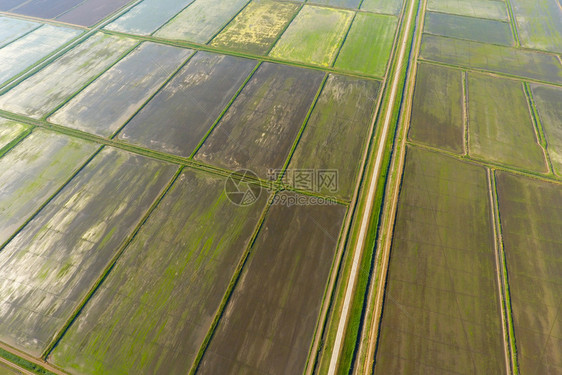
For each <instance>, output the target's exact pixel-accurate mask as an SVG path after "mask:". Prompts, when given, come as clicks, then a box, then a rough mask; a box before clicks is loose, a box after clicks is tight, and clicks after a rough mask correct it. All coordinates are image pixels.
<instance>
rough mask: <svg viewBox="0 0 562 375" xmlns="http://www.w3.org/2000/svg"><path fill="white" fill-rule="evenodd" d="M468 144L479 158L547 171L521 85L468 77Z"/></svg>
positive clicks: (507, 81)
mask: <svg viewBox="0 0 562 375" xmlns="http://www.w3.org/2000/svg"><path fill="white" fill-rule="evenodd" d="M468 144H469V150H470V151H469V154H470V155H472V156H475V157H477V158H480V159H484V160H489V161H492V162H496V163H501V164H508V165H512V166H514V167H518V168H523V169H525V170H531V171H536V172H546V171H547V165H546V161H545V157H544V152H543V150H542V148H541V146H540V145H539V143H538V141H537V135H536V133H535V129H534V124H533V121H532V118H531V114H530V112H529V103H528V100H527V97H526V95H525V91H524V90H523V84H522V83H521V82H518V81H511V80H507V79H502V78H494V77H491V76H487V75H483V74H477V73H470V74H469V75H468Z"/></svg>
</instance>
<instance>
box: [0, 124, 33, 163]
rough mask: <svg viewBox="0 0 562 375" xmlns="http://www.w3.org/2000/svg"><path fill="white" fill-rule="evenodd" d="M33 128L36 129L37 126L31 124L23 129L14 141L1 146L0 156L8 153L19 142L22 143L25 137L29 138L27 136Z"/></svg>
mask: <svg viewBox="0 0 562 375" xmlns="http://www.w3.org/2000/svg"><path fill="white" fill-rule="evenodd" d="M33 129H35V127H34V126H31V127H30V128H29V129H27V130H25V131H23V132H22V133H21V134H20V135H18V136H17V137H16V138H14V139H12V141H11V142H10V143H8V144H7V145H5V146H4V147H2V148H0V158H1V157H2V156H4V155H6V154H7V153H8V152H9V151H10V150H11V149H13V148H14V147H16V146H17V145H18V144H20V142H21V141H23V140H24V139H25V138H27V136H28V135H30V134H31V132H32V131H33Z"/></svg>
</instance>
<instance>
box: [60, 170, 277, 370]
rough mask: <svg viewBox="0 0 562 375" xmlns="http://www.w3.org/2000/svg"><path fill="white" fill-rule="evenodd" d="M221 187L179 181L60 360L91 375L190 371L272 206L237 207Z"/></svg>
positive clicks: (189, 176)
mask: <svg viewBox="0 0 562 375" xmlns="http://www.w3.org/2000/svg"><path fill="white" fill-rule="evenodd" d="M224 186H225V181H224V179H222V178H220V179H219V178H216V177H210V176H208V175H204V174H202V173H199V172H192V171H186V172H183V173H182V174H181V175H180V176H179V178H178V179H177V180H176V181H175V183H174V185H173V186H172V188H171V189H170V191H169V192H168V193H167V194H166V196H165V197H164V198H163V200H162V201H161V202H160V203H159V205H158V207H157V208H156V209H155V210H154V211H153V213H152V214H151V215H150V217H149V219H148V221H147V222H146V223H145V224H144V225H143V226H142V228H141V229H140V231H139V232H138V234H137V235H136V236H135V239H134V240H133V241H132V242H131V243H130V244H129V246H128V247H127V248H126V249H125V252H124V253H123V256H122V257H121V258H120V259H119V261H118V262H117V263H116V265H115V267H114V268H113V270H112V271H111V273H110V274H109V276H108V277H107V279H106V280H105V281H104V282H103V284H102V285H101V286H100V288H99V289H98V290H97V291H96V294H95V295H94V297H93V298H92V299H91V300H90V302H89V303H88V305H87V306H86V308H85V309H84V310H83V312H82V313H81V314H80V315H79V317H78V318H77V320H76V321H75V322H74V324H73V325H72V326H71V327H70V329H69V330H68V332H67V334H66V335H65V336H64V337H63V339H62V341H61V342H60V344H59V345H58V346H57V347H56V348H55V351H54V352H53V355H52V356H51V358H52V360H53V361H54V363H55V364H57V365H59V366H61V367H63V368H65V369H67V370H69V371H70V372H72V373H74V372H76V373H88V374H92V375H94V374H108V373H113V374H139V375H141V374H147V375H149V374H156V373H158V374H170V375H172V374H181V375H185V374H186V373H187V372H188V371H189V369H190V367H191V366H192V363H193V360H194V358H195V357H196V355H197V353H198V352H199V347H200V345H201V343H202V342H203V340H204V338H205V336H206V335H207V331H208V330H209V328H210V325H211V323H212V321H213V319H214V318H215V313H216V311H217V309H218V307H219V305H220V303H221V301H222V298H223V295H224V293H225V291H226V289H227V287H228V285H229V283H230V280H231V278H232V274H233V272H234V270H235V269H236V267H237V265H238V263H239V261H240V258H241V256H242V254H243V253H244V251H245V249H246V248H247V246H248V242H249V240H250V237H251V236H252V234H253V232H254V229H255V226H256V224H257V222H258V219H259V217H260V214H261V212H262V210H263V208H264V206H265V203H266V200H267V195H266V194H265V193H263V194H261V195H260V198H259V200H258V201H256V202H254V204H252V205H250V206H239V205H235V204H233V203H232V202H231V201H229V199H228V198H227V196H226V195H225V192H224ZM107 348H111V350H109V351H108V350H107Z"/></svg>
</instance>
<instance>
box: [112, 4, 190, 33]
mask: <svg viewBox="0 0 562 375" xmlns="http://www.w3.org/2000/svg"><path fill="white" fill-rule="evenodd" d="M192 2H193V0H143V1H141V2H140V3H139V4H137V5H135V6H134V7H133V8H132V9H130V10H129V11H128V12H126V13H125V14H123V15H122V16H121V17H119V18H117V19H116V20H115V21H113V22H112V23H110V24H109V25H107V26H106V27H105V28H106V29H108V30H113V31H120V32H124V33H129V34H137V35H150V34H152V33H153V32H154V31H156V30H157V29H158V28H159V27H160V26H162V25H163V24H165V23H166V22H168V20H170V18H172V17H173V16H175V15H176V14H177V13H178V12H180V11H181V10H182V9H183V8H185V7H186V6H188V5H189V4H191V3H192Z"/></svg>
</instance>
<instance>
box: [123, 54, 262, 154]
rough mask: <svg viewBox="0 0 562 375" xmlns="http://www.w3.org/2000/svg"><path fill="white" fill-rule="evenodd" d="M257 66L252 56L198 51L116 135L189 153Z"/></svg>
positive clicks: (178, 152)
mask: <svg viewBox="0 0 562 375" xmlns="http://www.w3.org/2000/svg"><path fill="white" fill-rule="evenodd" d="M255 66H256V62H255V61H253V60H248V59H242V58H239V57H233V56H226V55H217V54H214V53H210V52H198V53H197V54H196V55H195V56H194V57H193V58H192V59H191V60H190V61H189V62H188V63H187V65H185V66H184V67H183V68H182V69H181V70H180V71H179V72H178V74H177V75H176V76H175V77H174V78H173V79H172V80H171V81H170V82H168V83H167V84H166V86H165V87H164V88H163V89H162V90H161V91H160V92H159V93H158V94H157V95H156V96H155V97H154V98H153V99H152V100H151V101H150V102H148V104H147V105H146V106H144V107H143V109H142V110H141V111H140V112H139V113H138V114H136V115H135V117H133V119H132V120H131V121H130V122H129V123H128V124H127V126H126V127H125V128H124V129H123V131H122V132H121V133H120V134H119V138H120V139H122V140H124V141H126V142H130V143H134V144H138V145H141V146H145V147H148V148H150V149H153V150H158V151H163V152H167V153H171V154H175V155H179V156H190V155H191V154H192V153H193V151H194V150H195V149H196V147H197V145H198V144H199V142H200V141H201V140H202V139H203V137H204V136H205V134H206V133H207V132H208V131H209V129H210V128H211V125H213V123H214V122H215V121H216V119H217V118H218V117H219V115H220V114H221V112H222V111H223V110H224V109H225V107H226V106H227V104H228V103H229V102H230V100H232V97H233V96H234V95H235V94H236V92H237V90H239V89H240V86H241V85H242V84H243V82H244V80H246V79H247V78H248V76H249V75H250V73H251V71H252V69H254V68H255Z"/></svg>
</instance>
